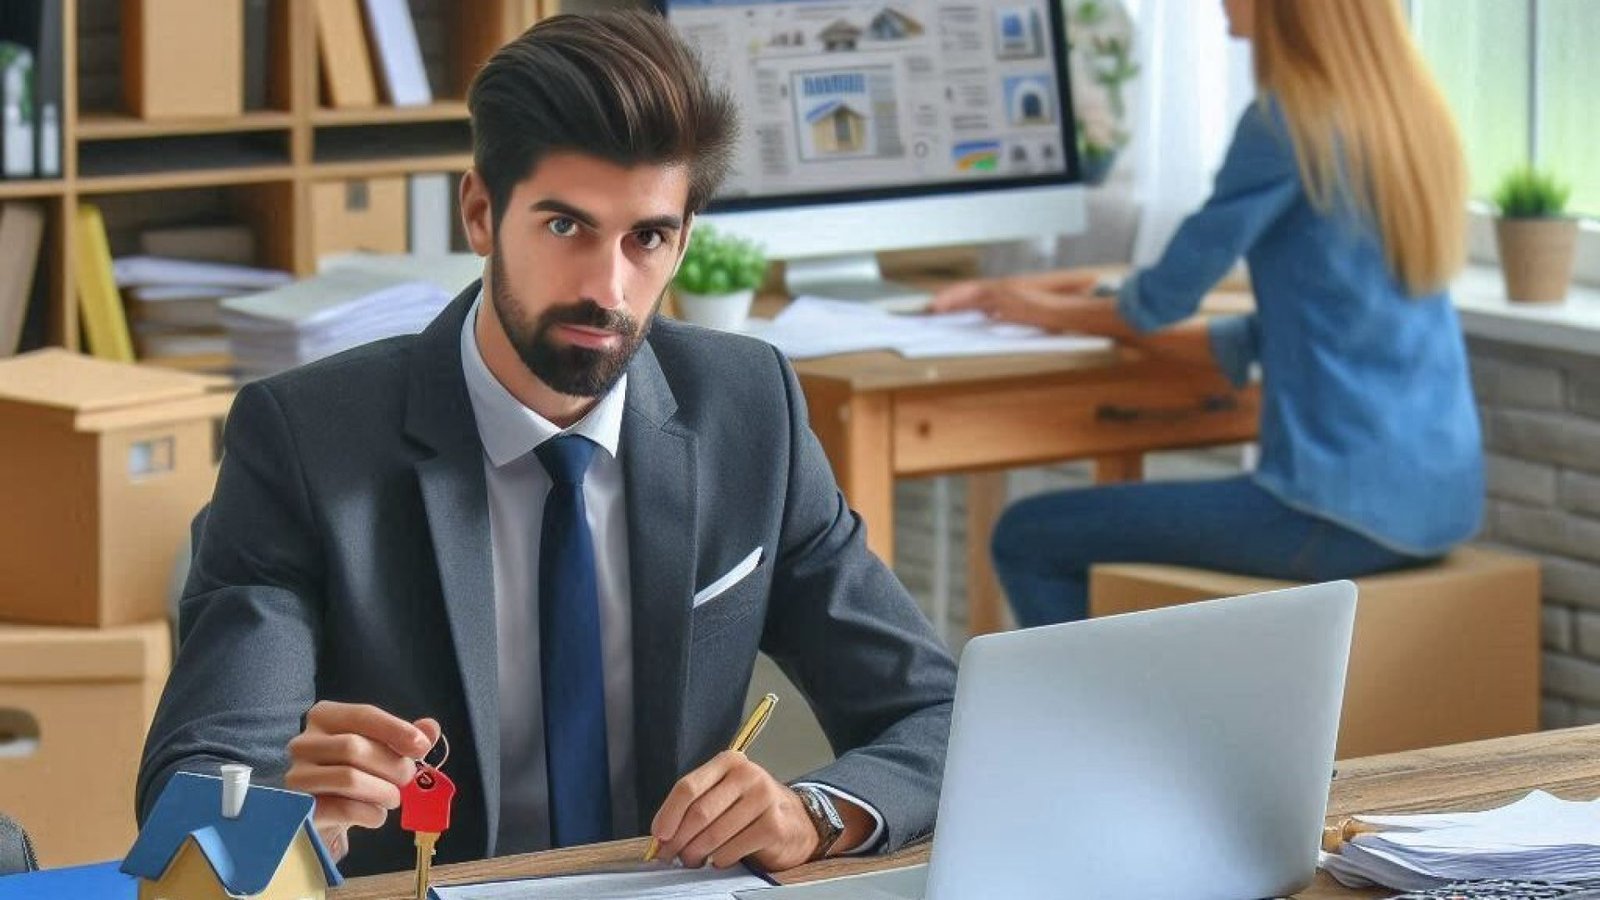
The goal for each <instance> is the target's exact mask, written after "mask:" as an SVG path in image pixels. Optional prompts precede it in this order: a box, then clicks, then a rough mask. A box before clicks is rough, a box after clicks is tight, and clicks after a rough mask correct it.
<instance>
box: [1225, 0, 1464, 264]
mask: <svg viewBox="0 0 1600 900" xmlns="http://www.w3.org/2000/svg"><path fill="white" fill-rule="evenodd" d="M1254 32H1255V34H1254V42H1255V69H1256V84H1257V86H1258V87H1259V88H1260V89H1261V91H1262V95H1263V97H1264V98H1265V97H1266V96H1268V95H1270V96H1271V97H1274V98H1276V100H1277V101H1278V103H1279V104H1280V105H1281V107H1282V110H1283V114H1284V118H1285V119H1286V120H1287V122H1288V126H1289V133H1290V136H1291V138H1292V139H1293V141H1294V151H1295V157H1296V158H1297V160H1298V161H1299V165H1300V177H1301V180H1302V181H1303V182H1304V183H1305V186H1306V193H1307V194H1308V195H1309V196H1310V198H1311V201H1312V202H1313V203H1314V204H1316V205H1317V207H1318V208H1320V209H1324V210H1326V209H1328V208H1330V207H1332V206H1333V205H1334V204H1335V203H1337V202H1339V201H1341V200H1348V201H1349V202H1350V203H1352V204H1353V206H1354V208H1355V210H1356V211H1357V212H1359V213H1361V214H1363V215H1365V216H1367V217H1369V218H1370V220H1371V221H1372V222H1373V223H1374V224H1375V225H1376V226H1377V229H1378V232H1379V233H1380V234H1381V235H1382V238H1383V245H1384V252H1385V256H1386V257H1387V259H1388V262H1389V268H1390V270H1391V271H1392V272H1393V273H1394V274H1395V276H1396V277H1397V278H1398V279H1399V280H1400V282H1401V283H1402V284H1403V285H1405V287H1406V289H1407V291H1408V292H1409V293H1410V294H1411V295H1413V296H1420V295H1423V294H1427V293H1431V292H1433V291H1436V290H1439V289H1440V288H1442V287H1444V285H1445V284H1446V283H1447V282H1448V281H1449V280H1450V278H1451V276H1452V275H1454V274H1455V273H1456V271H1457V270H1458V269H1460V267H1461V264H1462V262H1463V259H1464V257H1465V255H1466V200H1467V167H1466V161H1465V159H1464V158H1463V155H1462V151H1461V139H1460V137H1459V135H1458V134H1457V131H1456V125H1455V120H1454V118H1453V117H1452V116H1451V114H1450V109H1449V107H1448V106H1447V105H1446V103H1445V99H1444V95H1443V93H1441V92H1440V90H1439V87H1438V85H1437V84H1436V83H1435V82H1434V80H1433V76H1432V75H1430V74H1429V72H1428V67H1427V65H1426V63H1424V62H1423V59H1422V55H1421V53H1420V52H1418V50H1417V48H1416V45H1415V44H1413V43H1412V41H1411V37H1410V32H1409V30H1408V29H1407V27H1406V22H1405V19H1404V17H1403V15H1402V13H1401V11H1400V3H1399V0H1256V3H1255V21H1254Z"/></svg>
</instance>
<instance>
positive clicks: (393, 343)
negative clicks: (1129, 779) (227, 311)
mask: <svg viewBox="0 0 1600 900" xmlns="http://www.w3.org/2000/svg"><path fill="white" fill-rule="evenodd" d="M477 291H478V287H477V285H476V284H474V285H473V286H471V287H470V288H468V289H467V290H466V291H465V292H464V293H463V294H462V295H461V296H460V297H458V298H457V299H456V300H455V302H454V303H452V304H451V305H450V307H449V308H448V309H447V310H446V311H445V312H444V313H443V314H441V315H440V316H439V318H438V319H437V320H435V321H434V322H433V324H432V325H430V326H429V327H428V329H427V330H426V331H424V332H423V333H422V334H420V335H415V336H410V337H404V338H396V339H392V340H387V341H382V342H378V343H375V344H369V345H367V346H364V347H360V348H357V349H355V350H352V351H350V352H347V353H344V354H341V355H339V356H335V357H332V358H330V359H327V360H324V361H321V362H318V363H315V364H313V365H309V366H305V367H302V368H299V369H296V370H294V371H291V372H287V373H284V374H282V375H279V376H276V377H274V378H270V379H267V380H264V381H259V382H255V383H253V384H249V385H246V386H245V387H244V388H243V389H242V390H241V391H240V393H239V396H238V399H237V400H236V401H235V403H234V406H233V411H232V412H231V414H230V415H229V418H228V424H227V429H226V434H225V438H224V451H225V452H224V456H223V460H222V469H221V472H220V475H219V478H218V482H217V488H216V493H215V495H214V497H213V498H212V502H211V505H210V507H209V510H208V511H207V512H206V513H203V514H202V515H201V516H200V517H199V518H198V519H197V520H196V527H195V549H194V561H193V566H192V569H191V572H190V575H189V581H188V584H187V586H186V588H185V591H184V598H183V603H182V607H181V615H180V634H181V649H180V651H179V655H178V660H177V663H176V667H175V669H174V670H173V672H172V676H171V679H170V681H169V682H168V684H167V688H166V692H165V694H164V695H163V697H162V700H161V705H160V708H159V710H158V711H157V713H156V717H155V721H154V723H153V725H152V727H151V731H150V736H149V739H148V742H147V745H146V747H145V754H144V760H143V764H142V767H141V769H140V773H139V784H138V801H137V802H138V809H139V817H140V821H141V822H142V821H143V818H144V816H145V815H147V814H148V812H149V810H150V807H151V805H152V804H153V803H154V802H155V798H156V797H157V796H158V795H159V793H160V791H161V788H162V787H163V786H164V785H165V784H166V782H167V779H168V778H169V777H170V776H171V775H172V773H174V772H176V771H179V770H192V771H214V770H215V766H216V765H217V764H218V763H220V762H226V761H237V762H242V763H246V764H249V765H252V766H254V767H255V768H256V771H257V775H258V778H259V779H261V780H263V781H267V782H271V781H273V780H278V781H281V779H282V776H283V773H284V772H285V770H286V768H287V766H288V758H287V750H286V745H287V743H288V741H289V739H290V738H291V737H293V736H294V735H296V734H297V733H299V732H300V730H301V726H302V719H303V717H304V715H305V713H306V711H307V710H308V709H309V708H310V707H311V705H312V704H313V703H314V702H316V701H317V700H322V699H328V700H339V701H345V702H352V703H371V704H375V705H377V706H379V707H381V708H383V709H385V710H388V711H390V712H392V713H394V714H396V715H398V716H401V717H404V718H407V719H414V718H419V717H422V716H432V717H434V718H437V719H438V720H439V721H440V722H441V723H442V725H443V727H444V731H445V733H446V734H447V735H450V736H453V737H454V738H455V740H454V741H453V756H452V757H451V760H450V762H449V764H448V765H447V766H446V771H447V773H449V774H451V775H452V777H453V778H454V779H455V781H456V784H457V785H458V788H459V793H458V794H457V798H456V802H455V810H454V820H453V823H452V828H451V830H450V832H449V833H448V834H447V835H446V836H445V837H444V838H443V839H442V840H441V841H440V843H439V858H440V861H441V862H449V861H457V860H465V859H476V858H482V857H487V856H493V855H494V854H495V846H494V836H495V833H496V830H497V828H498V822H499V808H500V801H499V792H500V789H499V771H500V757H499V746H500V737H499V710H498V697H497V694H498V678H497V663H496V649H495V613H494V584H493V573H492V570H491V560H490V540H489V515H488V510H487V506H486V503H487V499H486V488H485V484H484V471H483V448H482V445H481V444H480V442H479V439H478V431H477V428H476V426H475V424H474V420H473V412H472V407H471V405H470V402H469V401H468V398H467V390H466V384H465V382H464V380H463V377H462V372H461V353H460V344H459V341H460V335H461V328H462V324H463V322H464V320H465V316H466V314H467V312H468V310H469V309H470V306H471V302H472V299H473V297H474V296H475V295H476V294H477ZM628 373H629V376H628V396H627V404H626V411H625V413H624V417H623V424H622V443H621V447H622V453H621V457H622V461H623V472H624V478H625V481H626V495H627V501H626V502H627V516H628V541H629V551H630V560H629V566H630V572H631V580H632V607H633V635H634V650H633V653H634V705H635V710H634V735H635V744H636V746H635V753H636V758H637V771H638V798H639V821H640V822H641V823H648V822H649V821H650V820H651V818H652V817H653V816H654V814H655V810H656V809H657V808H658V807H659V806H660V804H661V802H662V800H663V799H664V798H665V796H666V794H667V792H668V790H670V789H671V787H672V785H673V784H674V783H675V782H676V780H677V779H678V778H679V777H681V776H682V775H683V774H685V773H686V772H688V771H689V770H690V769H692V768H694V767H696V766H698V765H700V764H701V763H704V762H705V761H706V760H708V759H710V758H711V757H712V756H714V755H715V754H716V753H717V752H718V751H720V750H722V749H724V748H725V747H726V746H727V744H728V742H729V740H731V738H732V735H733V733H734V731H735V730H736V729H737V727H738V725H739V722H740V719H741V717H742V713H743V712H744V710H743V709H742V707H743V704H744V698H745V691H746V689H747V687H748V683H749V678H750V673H751V668H752V666H753V665H754V663H755V657H756V652H757V650H758V649H759V650H761V651H764V652H766V653H767V654H769V655H770V656H771V657H772V658H773V659H774V660H776V661H777V662H778V664H779V665H780V666H781V667H782V668H783V669H784V671H785V672H786V673H787V674H788V675H789V677H790V678H791V679H792V680H793V681H794V682H795V684H796V685H798V686H799V687H800V689H801V690H802V691H803V692H804V693H805V695H806V699H807V700H808V701H809V702H810V704H811V706H812V708H813V710H814V711H815V712H816V714H817V717H818V719H819V720H820V721H821V723H822V727H823V729H824V730H825V731H826V733H827V736H828V739H829V741H830V742H831V743H832V745H833V748H834V750H835V753H836V754H837V759H836V760H835V761H834V762H833V763H831V764H829V765H828V766H826V767H824V768H822V769H821V770H819V771H818V772H816V773H814V774H812V775H810V776H808V777H807V778H808V780H812V781H818V782H822V783H825V784H830V785H833V786H836V787H838V788H839V789H841V790H844V791H847V792H849V793H851V794H853V795H855V796H857V797H860V798H862V799H863V800H866V801H867V802H869V803H871V804H872V805H873V806H875V807H876V808H877V809H878V810H879V812H881V813H882V815H883V817H884V821H885V823H886V829H887V830H886V839H885V843H884V848H885V849H894V848H897V847H900V846H902V845H904V844H905V843H907V842H908V841H912V840H915V839H917V838H920V837H922V836H924V835H926V834H928V833H929V832H930V830H931V829H932V827H933V819H934V813H935V810H936V808H937V802H938V792H939V779H940V774H941V771H942V769H943V766H944V753H945V741H946V736H947V733H948V730H949V726H950V705H951V698H952V696H953V692H954V687H955V667H954V664H953V663H952V661H951V659H950V657H949V655H948V654H947V653H946V652H945V650H944V649H943V647H942V645H941V644H940V643H939V641H938V639H937V638H936V637H935V635H934V634H933V632H932V630H931V629H930V627H929V624H928V622H927V621H926V620H925V619H924V618H923V616H922V614H921V613H920V611H919V610H918V609H917V607H916V605H915V603H914V602H913V601H912V599H911V598H910V597H909V596H908V595H907V593H906V591H905V589H904V588H903V587H902V586H901V585H900V583H899V582H898V581H897V580H896V579H895V577H894V575H893V574H892V573H891V572H890V571H889V570H888V569H887V568H886V567H885V566H884V565H883V564H882V562H880V561H879V560H878V559H877V558H876V557H875V556H873V555H872V554H871V553H870V552H868V550H867V548H866V545H865V543H864V540H863V539H864V531H863V528H862V524H861V520H860V519H859V518H858V517H857V516H856V515H855V514H854V513H852V512H851V511H850V509H849V508H848V507H847V506H846V504H845V501H844V499H843V497H842V495H841V494H840V492H839V489H838V487H837V485H836V484H835V481H834V478H833V475H832V472H831V471H830V469H829V467H828V461H827V459H826V458H825V457H824V456H823V453H822V450H821V447H820V446H819V444H818V443H817V440H816V438H815V436H814V435H813V434H812V432H811V429H810V427H809V425H808V424H807V420H806V410H805V405H804V401H803V398H802V395H801V392H800V388H799V384H798V382H797V381H796V380H795V376H794V373H793V372H792V371H791V370H790V369H789V367H788V365H787V364H786V363H785V362H784V360H783V358H782V357H781V356H780V355H779V354H778V353H777V352H776V351H775V350H773V349H772V348H771V347H769V346H767V345H766V344H763V343H761V342H759V341H755V340H751V339H748V338H742V337H735V336H729V335H723V334H717V333H714V332H709V331H705V330H702V329H698V328H694V327H692V326H687V325H682V324H679V323H677V322H674V321H671V320H667V319H660V320H657V321H656V322H655V325H654V328H653V329H652V331H651V334H650V337H649V339H648V340H647V341H646V343H645V344H644V346H642V347H641V348H640V350H639V353H638V355H637V356H636V357H635V358H634V360H633V362H632V363H631V365H630V368H629V370H628ZM757 546H762V547H765V548H766V550H767V552H766V555H765V558H764V560H763V561H762V562H761V564H760V566H759V568H757V569H756V571H755V572H754V573H752V574H751V575H750V576H748V577H746V578H745V579H744V580H742V581H741V582H740V583H738V584H737V585H735V586H734V587H733V588H731V589H730V591H729V592H728V593H727V594H725V595H723V596H721V597H719V598H717V599H715V600H713V601H711V602H709V603H706V604H704V605H703V606H701V607H699V608H692V607H691V600H692V598H693V596H694V593H695V591H696V589H698V588H701V587H704V586H706V585H707V584H709V583H710V582H711V581H712V580H713V579H715V578H717V577H718V576H719V575H721V574H723V573H725V572H727V571H728V570H729V569H731V568H733V567H734V566H735V565H736V564H737V563H739V562H740V561H741V560H742V559H743V558H744V557H745V556H746V555H747V554H748V553H749V552H750V551H751V550H752V549H754V548H755V547H757ZM528 652H529V653H537V652H538V648H537V647H530V648H528ZM397 820H398V816H391V817H390V821H389V824H388V825H386V826H385V827H384V828H383V829H381V830H379V831H377V832H361V831H357V832H356V833H354V834H352V839H351V850H350V855H349V856H348V857H346V859H345V861H344V863H343V864H342V866H341V868H342V869H343V870H344V871H345V872H346V873H347V874H363V873H370V872H379V871H390V870H397V869H404V868H408V867H410V866H411V865H412V864H413V863H414V861H415V848H414V847H413V845H412V842H411V838H410V836H409V835H408V834H405V833H403V832H401V831H400V829H399V827H398V822H397Z"/></svg>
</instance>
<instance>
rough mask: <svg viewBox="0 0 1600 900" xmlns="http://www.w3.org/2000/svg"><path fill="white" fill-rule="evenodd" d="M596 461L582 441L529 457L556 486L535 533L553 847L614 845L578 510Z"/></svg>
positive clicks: (588, 551) (590, 584) (589, 575)
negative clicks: (591, 463)
mask: <svg viewBox="0 0 1600 900" xmlns="http://www.w3.org/2000/svg"><path fill="white" fill-rule="evenodd" d="M594 451H595V444H594V443H593V442H591V441H590V440H589V439H588V438H584V437H580V436H578V435H560V436H558V437H555V438H551V439H550V440H548V441H545V442H544V443H543V444H540V445H539V446H538V448H537V449H535V450H534V453H536V454H538V457H539V462H541V463H543V464H544V469H545V471H546V472H549V473H550V481H551V482H552V484H551V486H550V494H549V496H548V497H546V498H545V501H544V525H543V528H542V529H541V531H540V533H539V644H540V656H539V663H540V667H539V672H540V677H541V679H542V683H543V685H544V751H545V762H546V765H547V767H548V770H549V780H550V840H551V844H552V845H553V846H556V847H570V846H573V845H575V844H592V843H595V842H597V841H609V840H611V837H612V835H611V777H610V766H609V763H608V757H607V755H606V694H605V670H604V669H605V667H604V664H603V663H602V661H601V656H600V592H599V590H598V589H597V588H596V585H595V569H594V539H593V538H592V537H591V536H590V534H589V524H588V521H587V520H586V518H585V517H584V509H583V473H584V472H585V471H586V470H587V469H588V468H589V460H590V459H591V458H593V456H594Z"/></svg>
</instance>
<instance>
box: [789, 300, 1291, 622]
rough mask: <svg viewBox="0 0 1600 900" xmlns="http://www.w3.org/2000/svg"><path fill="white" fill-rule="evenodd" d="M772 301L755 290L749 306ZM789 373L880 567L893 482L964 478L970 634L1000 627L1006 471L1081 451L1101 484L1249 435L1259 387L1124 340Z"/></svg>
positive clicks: (838, 361)
mask: <svg viewBox="0 0 1600 900" xmlns="http://www.w3.org/2000/svg"><path fill="white" fill-rule="evenodd" d="M783 302H784V301H783V300H782V298H775V297H770V296H769V297H764V298H763V299H762V301H761V304H760V305H759V306H758V314H760V315H771V314H773V313H774V312H775V311H776V310H777V309H779V308H781V306H782V304H783ZM1238 305H1239V301H1238V300H1234V301H1233V302H1232V304H1231V307H1230V308H1236V307H1237V306H1238ZM1246 305H1247V301H1246ZM1208 306H1209V304H1208ZM795 371H796V373H797V374H798V375H799V376H800V383H801V386H802V388H803V390H804V391H805V395H806V403H807V405H808V406H809V407H810V414H811V426H812V428H813V429H814V430H815V431H816V433H817V437H818V438H819V439H820V440H821V441H822V447H823V450H824V451H825V452H826V453H827V454H828V460H829V461H830V462H831V463H832V464H833V471H834V475H835V477H837V478H838V480H839V485H840V487H841V488H842V489H843V490H844V495H845V497H846V498H847V499H848V500H849V502H850V505H851V507H853V508H854V509H855V510H856V512H857V513H859V514H860V515H861V518H862V520H863V521H864V522H865V523H866V526H867V544H868V545H869V546H870V547H871V548H872V550H873V552H875V553H877V554H878V555H879V556H880V557H881V558H882V559H883V560H884V561H885V562H887V563H889V564H891V565H892V564H893V563H894V480H895V478H897V477H901V476H919V475H948V474H952V473H967V474H969V475H970V477H969V479H968V489H967V535H968V540H967V545H968V549H967V573H968V577H967V592H968V604H969V612H970V617H969V629H970V631H971V633H973V634H982V633H985V632H990V631H996V630H999V628H1000V627H1001V609H1002V607H1003V605H1004V604H1003V600H1002V598H1001V594H1000V589H999V585H998V584H997V583H996V582H995V580H994V574H993V571H992V568H991V565H990V561H989V547H988V541H987V536H988V534H989V533H990V531H991V530H992V529H993V527H994V522H995V519H996V518H997V517H998V516H999V514H1000V510H1001V508H1002V507H1003V506H1004V505H1005V499H1006V498H1005V481H1004V475H1003V470H1004V469H1007V468H1014V467H1019V466H1030V465H1038V464H1042V463H1051V462H1061V461H1066V460H1079V459H1092V460H1094V462H1095V477H1096V480H1097V481H1099V482H1102V483H1106V482H1113V481H1128V480H1136V479H1138V478H1140V477H1141V476H1142V475H1143V457H1144V454H1146V453H1151V452H1156V451H1161V450H1177V449H1183V448H1188V447H1200V446H1207V445H1216V444H1231V443H1239V442H1242V441H1250V440H1254V439H1255V436H1256V422H1257V418H1258V406H1259V395H1258V393H1257V391H1256V390H1254V389H1251V390H1246V391H1236V390H1234V389H1233V387H1232V386H1231V385H1230V384H1228V382H1227V380H1226V379H1224V378H1223V377H1222V375H1221V374H1220V373H1218V372H1217V371H1216V370H1215V369H1213V368H1210V367H1200V366H1194V365H1189V364H1183V363H1177V362H1172V361H1168V360H1163V359H1157V358H1152V357H1151V356H1149V355H1147V354H1144V353H1141V352H1139V351H1137V350H1132V349H1127V348H1117V349H1113V350H1107V351H1103V352H1097V353H1078V354H1062V355H1054V356H1040V355H1019V356H991V357H973V358H960V359H939V360H908V359H905V358H902V357H900V356H899V355H897V354H894V353H886V352H879V353H852V354H847V355H842V356H832V357H826V358H823V359H813V360H803V361H800V362H797V363H795Z"/></svg>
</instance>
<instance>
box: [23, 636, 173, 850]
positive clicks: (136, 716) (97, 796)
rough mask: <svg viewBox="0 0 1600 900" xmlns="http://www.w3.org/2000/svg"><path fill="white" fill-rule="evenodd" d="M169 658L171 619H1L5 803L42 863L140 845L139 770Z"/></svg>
mask: <svg viewBox="0 0 1600 900" xmlns="http://www.w3.org/2000/svg"><path fill="white" fill-rule="evenodd" d="M171 659H172V638H171V630H170V629H169V628H168V626H167V623H166V622H150V623H146V624H142V625H133V626H128V627H123V628H109V629H84V628H39V627H32V626H17V625H0V809H4V810H5V813H6V815H8V816H11V817H12V818H14V819H16V820H17V821H18V822H21V823H22V827H23V828H25V829H27V831H28V834H29V836H31V837H32V838H33V841H34V844H35V846H36V847H37V849H38V851H39V863H40V865H41V866H46V867H52V866H63V865H76V864H79V863H89V862H100V861H102V860H107V859H117V858H120V857H121V856H122V855H123V854H125V853H127V852H128V848H129V847H131V846H133V839H134V837H135V835H136V833H137V831H138V829H137V827H136V826H135V823H134V812H133V792H134V780H135V778H136V776H137V775H138V771H139V758H140V756H141V755H142V754H143V751H144V738H145V733H146V731H148V730H149V727H150V720H151V718H152V717H153V716H154V715H155V710H156V703H157V701H159V700H160V698H161V688H162V685H163V684H164V683H165V681H166V677H167V671H168V669H169V668H170V666H171Z"/></svg>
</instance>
